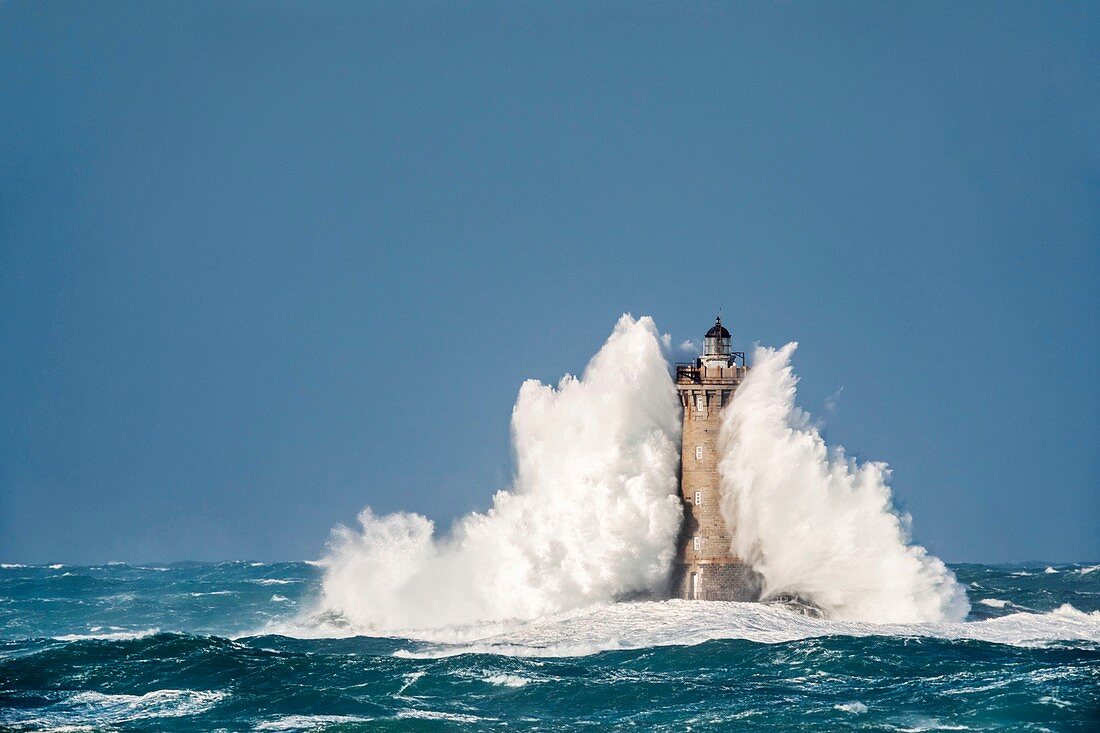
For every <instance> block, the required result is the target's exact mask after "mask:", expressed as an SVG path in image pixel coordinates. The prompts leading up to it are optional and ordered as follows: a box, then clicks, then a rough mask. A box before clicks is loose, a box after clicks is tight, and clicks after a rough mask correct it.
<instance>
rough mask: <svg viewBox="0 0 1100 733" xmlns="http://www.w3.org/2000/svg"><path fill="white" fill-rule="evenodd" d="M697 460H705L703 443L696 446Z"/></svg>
mask: <svg viewBox="0 0 1100 733" xmlns="http://www.w3.org/2000/svg"><path fill="white" fill-rule="evenodd" d="M695 460H697V461H701V460H703V446H701V445H697V446H695Z"/></svg>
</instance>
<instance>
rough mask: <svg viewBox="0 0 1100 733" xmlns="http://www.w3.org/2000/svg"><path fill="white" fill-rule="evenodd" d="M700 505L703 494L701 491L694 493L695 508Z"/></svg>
mask: <svg viewBox="0 0 1100 733" xmlns="http://www.w3.org/2000/svg"><path fill="white" fill-rule="evenodd" d="M702 503H703V492H702V491H696V492H695V506H699V505H701V504H702Z"/></svg>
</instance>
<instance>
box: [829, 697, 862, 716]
mask: <svg viewBox="0 0 1100 733" xmlns="http://www.w3.org/2000/svg"><path fill="white" fill-rule="evenodd" d="M833 707H834V708H836V709H837V710H842V711H844V712H845V713H854V714H857V715H858V714H859V713H865V712H867V706H866V705H864V704H863V703H861V702H859V701H858V700H856V701H855V702H845V703H841V704H840V705H834V706H833Z"/></svg>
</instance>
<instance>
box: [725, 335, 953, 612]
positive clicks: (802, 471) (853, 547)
mask: <svg viewBox="0 0 1100 733" xmlns="http://www.w3.org/2000/svg"><path fill="white" fill-rule="evenodd" d="M796 347H797V344H795V343H790V344H787V345H786V346H784V347H783V348H781V349H770V348H758V349H757V350H756V352H755V354H754V358H753V366H752V369H751V370H750V371H749V375H748V377H747V378H746V379H745V381H744V383H743V384H741V386H740V387H738V389H737V392H735V393H734V397H733V400H732V401H731V402H730V405H729V407H728V408H727V409H726V411H725V413H724V415H723V419H722V427H721V432H720V434H719V450H720V451H721V453H722V459H721V461H720V463H719V473H720V474H721V476H722V479H721V481H722V483H721V498H722V510H723V515H724V516H725V519H726V522H727V523H728V525H729V526H730V527H732V528H733V534H734V548H733V549H734V552H735V553H736V554H738V555H739V556H740V557H742V558H744V559H745V560H746V561H748V562H749V563H750V564H751V565H752V566H753V568H754V569H755V570H756V572H757V573H759V574H760V576H761V577H762V579H763V593H764V596H765V597H780V596H797V597H799V598H802V599H805V600H809V601H811V602H812V603H814V604H815V605H817V606H819V607H820V608H822V609H823V610H824V611H825V612H826V613H827V614H828V615H829V617H830V618H833V619H843V620H850V621H874V622H880V623H885V622H898V623H905V622H921V621H960V620H962V619H963V618H965V617H966V615H967V613H968V612H969V610H970V604H969V603H968V602H967V600H966V593H965V591H964V590H963V588H962V586H961V585H960V584H959V583H958V582H957V581H956V580H955V575H954V573H952V572H951V571H950V570H949V569H948V568H947V566H945V565H944V564H943V562H941V561H940V560H939V559H938V558H936V557H933V556H931V555H929V554H928V553H927V552H926V551H925V549H924V548H923V547H920V546H918V545H914V544H911V543H910V540H909V517H908V516H905V515H899V514H898V513H897V512H896V511H895V510H894V507H893V503H892V495H891V492H890V487H889V485H888V483H887V481H888V479H889V476H890V469H889V468H888V467H887V465H886V464H885V463H878V462H867V463H862V464H860V463H857V462H856V461H855V460H854V459H851V458H848V457H847V456H845V454H844V449H843V448H840V447H836V448H833V449H832V450H830V449H828V448H827V447H826V445H825V441H824V440H822V438H821V435H820V433H819V432H818V430H817V428H816V427H814V426H813V425H812V423H811V422H810V419H809V415H808V414H807V413H805V412H803V411H802V410H800V409H799V408H798V407H796V406H795V387H796V385H797V383H798V379H797V377H795V375H794V372H793V370H792V368H791V364H790V360H791V355H792V354H793V353H794V350H795V348H796Z"/></svg>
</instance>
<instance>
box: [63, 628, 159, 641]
mask: <svg viewBox="0 0 1100 733" xmlns="http://www.w3.org/2000/svg"><path fill="white" fill-rule="evenodd" d="M102 628H103V627H102V626H93V627H92V628H91V629H89V631H91V632H93V633H90V634H63V635H61V636H54V637H52V638H53V639H54V640H55V641H86V640H88V639H106V640H110V641H127V640H129V639H142V638H144V637H146V636H153V635H154V634H159V633H160V629H159V628H151V629H141V630H139V631H109V632H107V633H96V632H97V631H98V630H99V629H102Z"/></svg>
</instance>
